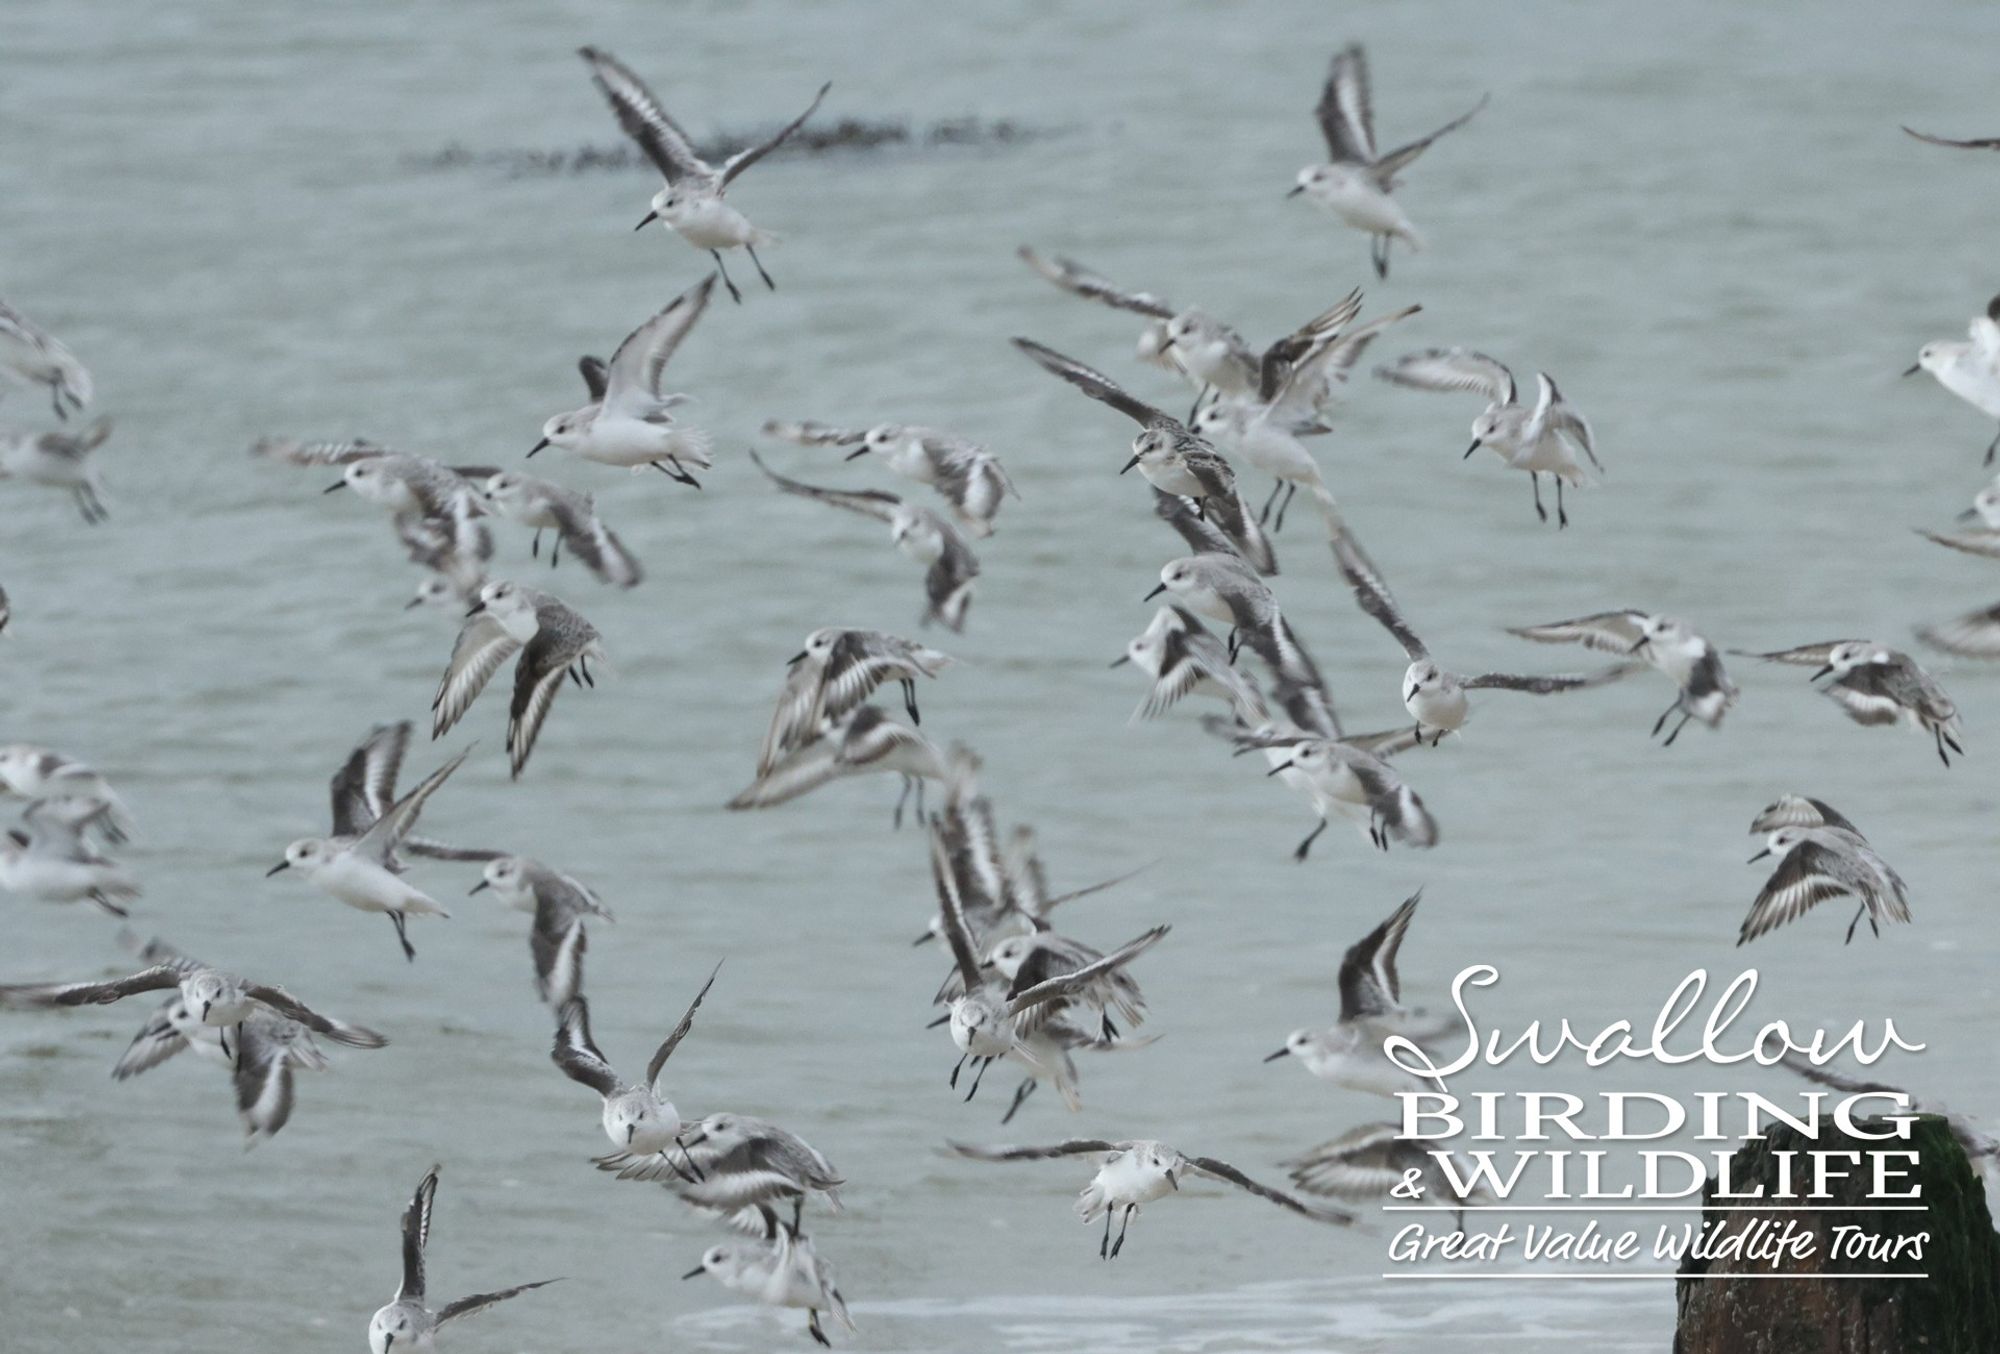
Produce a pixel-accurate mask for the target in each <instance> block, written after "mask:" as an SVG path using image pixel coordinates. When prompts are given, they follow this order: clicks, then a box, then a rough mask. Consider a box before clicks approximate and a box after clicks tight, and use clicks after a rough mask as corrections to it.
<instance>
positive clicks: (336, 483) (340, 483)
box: [320, 480, 347, 494]
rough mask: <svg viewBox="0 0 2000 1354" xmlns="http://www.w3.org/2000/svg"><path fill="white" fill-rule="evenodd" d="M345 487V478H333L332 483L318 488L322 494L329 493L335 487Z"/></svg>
mask: <svg viewBox="0 0 2000 1354" xmlns="http://www.w3.org/2000/svg"><path fill="white" fill-rule="evenodd" d="M346 487H347V481H346V480H335V481H334V482H333V483H332V484H329V485H327V486H326V488H324V489H322V490H320V492H321V493H323V494H330V493H332V492H333V491H334V490H336V489H345V488H346Z"/></svg>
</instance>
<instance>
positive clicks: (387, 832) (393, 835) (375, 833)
mask: <svg viewBox="0 0 2000 1354" xmlns="http://www.w3.org/2000/svg"><path fill="white" fill-rule="evenodd" d="M471 754H472V749H471V748H470V747H466V748H463V749H461V750H460V752H459V754H458V755H457V756H456V757H453V758H452V759H451V760H450V761H448V762H446V763H445V764H444V765H443V766H440V767H439V768H438V769H437V770H435V771H433V772H431V773H430V774H429V775H428V776H425V777H424V778H423V780H422V781H420V782H418V784H417V787H416V788H415V789H414V790H412V791H410V792H409V793H408V794H406V795H404V796H403V797H402V798H401V799H399V800H397V801H396V802H395V803H393V804H391V805H390V806H389V807H388V809H387V810H386V811H385V812H384V813H383V814H382V816H381V817H380V818H378V819H376V820H375V821H374V822H373V823H372V824H370V825H369V828H368V831H366V832H364V833H363V834H361V838H360V840H359V841H357V842H355V843H354V850H355V851H356V852H357V853H358V854H360V855H361V856H364V857H366V858H368V859H372V860H374V861H375V862H376V863H377V864H383V863H386V862H387V861H388V860H389V859H390V858H391V857H392V856H393V855H394V854H395V851H396V848H397V847H398V846H400V845H402V841H403V838H405V837H407V836H409V835H410V829H411V828H413V827H415V826H416V825H417V816H418V815H419V814H421V813H422V812H423V811H424V802H425V801H426V800H428V799H429V798H430V797H431V796H432V795H434V794H436V793H437V791H438V787H439V786H441V785H443V784H444V783H445V781H446V780H448V779H450V777H451V773H452V772H454V771H456V770H458V768H459V766H460V765H461V764H462V763H463V762H464V761H465V759H466V758H467V757H468V756H470V755H471ZM294 1018H295V1019H296V1017H294Z"/></svg>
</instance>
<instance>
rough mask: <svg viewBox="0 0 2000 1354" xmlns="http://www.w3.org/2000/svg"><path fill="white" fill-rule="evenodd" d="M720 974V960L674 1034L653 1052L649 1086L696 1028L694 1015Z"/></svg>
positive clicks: (647, 1073) (656, 1079) (647, 1074)
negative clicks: (690, 1031) (689, 1033)
mask: <svg viewBox="0 0 2000 1354" xmlns="http://www.w3.org/2000/svg"><path fill="white" fill-rule="evenodd" d="M720 972H722V961H721V960H720V959H718V960H716V961H715V967H714V968H713V969H711V970H710V971H709V974H708V981H707V982H705V983H703V984H702V985H701V991H699V992H697V993H695V994H694V1000H693V1001H691V1002H689V1003H688V1008H687V1010H686V1011H684V1012H682V1014H681V1019H680V1023H679V1024H677V1025H675V1026H674V1028H673V1032H672V1033H670V1034H669V1035H667V1037H666V1038H665V1039H664V1040H663V1041H661V1044H660V1046H659V1047H658V1048H657V1049H654V1050H653V1060H652V1061H651V1062H649V1063H647V1064H646V1084H647V1085H648V1086H651V1085H653V1084H654V1083H655V1082H657V1081H658V1080H659V1079H660V1069H661V1068H663V1067H665V1066H666V1065H667V1059H669V1058H671V1057H673V1056H674V1050H675V1049H677V1048H679V1047H680V1045H681V1040H683V1039H685V1038H687V1036H688V1031H689V1030H691V1029H693V1028H694V1013H695V1012H696V1011H699V1010H700V1009H701V999H702V998H703V997H706V996H707V995H708V989H709V988H711V987H714V986H715V975H716V974H718V973H720Z"/></svg>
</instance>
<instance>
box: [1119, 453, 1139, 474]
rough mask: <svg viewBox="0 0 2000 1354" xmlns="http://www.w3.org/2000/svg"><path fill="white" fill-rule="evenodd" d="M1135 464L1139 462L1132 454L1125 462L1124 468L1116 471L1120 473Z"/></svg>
mask: <svg viewBox="0 0 2000 1354" xmlns="http://www.w3.org/2000/svg"><path fill="white" fill-rule="evenodd" d="M1137 464H1139V458H1138V457H1137V456H1134V457H1133V458H1132V459H1131V460H1129V461H1127V462H1125V466H1124V469H1121V470H1120V471H1119V472H1118V473H1119V474H1121V475H1122V474H1124V473H1125V471H1126V470H1130V469H1131V468H1132V467H1133V466H1135V465H1137Z"/></svg>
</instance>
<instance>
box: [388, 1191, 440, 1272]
mask: <svg viewBox="0 0 2000 1354" xmlns="http://www.w3.org/2000/svg"><path fill="white" fill-rule="evenodd" d="M440 1169H441V1168H440V1167H437V1166H433V1167H431V1168H430V1171H429V1173H428V1174H426V1175H425V1176H424V1178H423V1179H422V1180H419V1181H418V1182H417V1192H416V1195H415V1197H413V1198H412V1199H411V1200H410V1206H409V1207H408V1208H406V1209H404V1210H403V1286H402V1287H401V1288H398V1289H397V1290H396V1301H398V1302H414V1303H416V1304H417V1305H418V1306H420V1307H421V1306H422V1305H423V1301H424V1247H425V1246H426V1245H427V1244H429V1242H430V1239H431V1201H432V1200H434V1199H435V1198H436V1197H437V1187H438V1171H439V1170H440Z"/></svg>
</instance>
